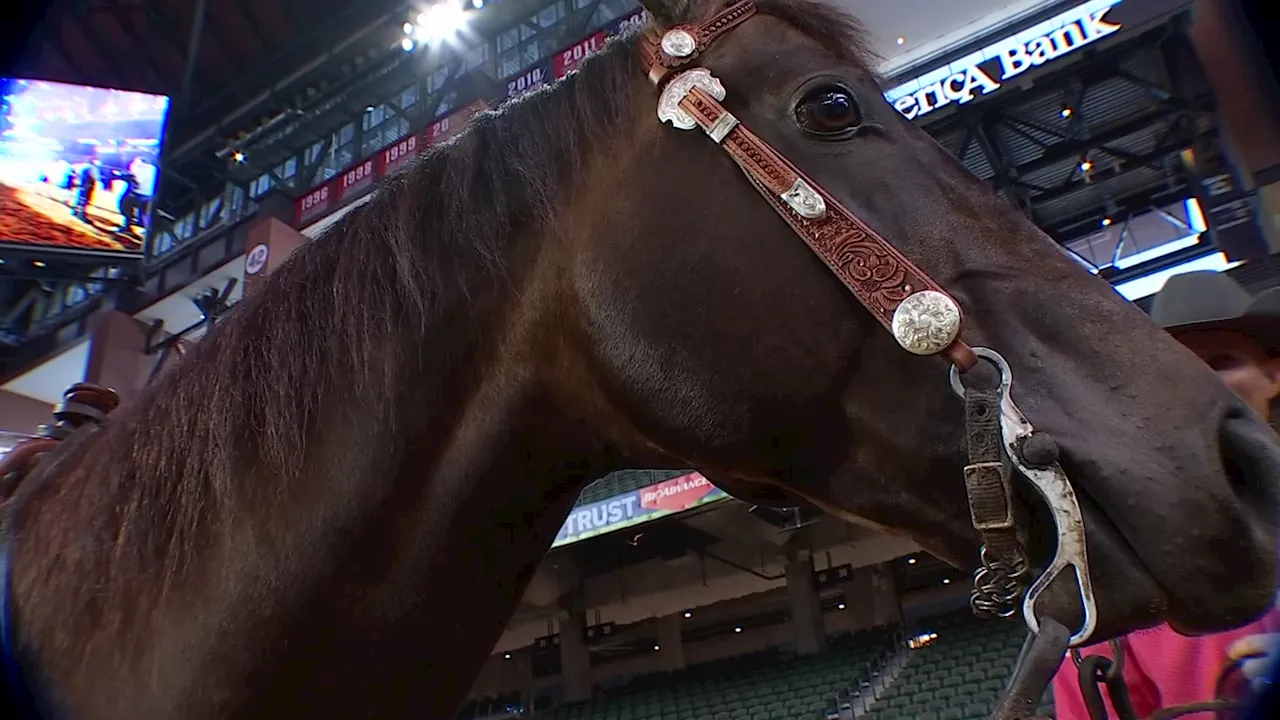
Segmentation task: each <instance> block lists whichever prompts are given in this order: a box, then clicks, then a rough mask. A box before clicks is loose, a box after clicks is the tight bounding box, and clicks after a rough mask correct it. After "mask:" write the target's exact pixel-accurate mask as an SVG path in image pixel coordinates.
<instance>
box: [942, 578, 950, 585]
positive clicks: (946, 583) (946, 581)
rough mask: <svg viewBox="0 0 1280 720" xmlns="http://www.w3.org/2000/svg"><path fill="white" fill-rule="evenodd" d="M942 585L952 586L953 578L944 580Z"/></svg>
mask: <svg viewBox="0 0 1280 720" xmlns="http://www.w3.org/2000/svg"><path fill="white" fill-rule="evenodd" d="M942 584H943V585H950V584H951V578H942Z"/></svg>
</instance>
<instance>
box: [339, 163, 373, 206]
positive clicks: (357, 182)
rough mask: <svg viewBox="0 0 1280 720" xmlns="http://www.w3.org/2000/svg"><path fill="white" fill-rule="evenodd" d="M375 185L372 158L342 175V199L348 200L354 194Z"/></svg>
mask: <svg viewBox="0 0 1280 720" xmlns="http://www.w3.org/2000/svg"><path fill="white" fill-rule="evenodd" d="M372 184H373V159H372V158H370V159H368V160H365V161H364V162H362V163H360V164H359V165H357V166H355V167H353V168H351V169H350V170H348V171H346V172H345V173H343V174H342V197H340V198H338V199H339V200H346V199H347V198H349V197H351V196H352V195H353V194H355V193H357V192H359V191H361V190H363V189H365V188H366V187H368V186H369V185H372Z"/></svg>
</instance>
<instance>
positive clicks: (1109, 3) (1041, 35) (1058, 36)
mask: <svg viewBox="0 0 1280 720" xmlns="http://www.w3.org/2000/svg"><path fill="white" fill-rule="evenodd" d="M1119 3H1120V0H1093V1H1092V2H1088V3H1085V4H1084V5H1079V6H1077V7H1075V8H1072V9H1070V10H1068V11H1066V12H1064V13H1062V14H1060V15H1057V16H1055V17H1053V18H1050V19H1049V20H1046V21H1044V22H1042V23H1040V24H1039V25H1036V26H1035V27H1032V28H1029V29H1027V30H1024V31H1023V32H1020V33H1018V34H1017V35H1014V36H1013V37H1010V38H1006V39H1004V40H1001V41H1000V42H997V43H994V44H992V45H989V46H987V47H985V48H983V49H982V50H979V51H978V52H975V53H972V54H970V55H968V56H966V57H963V58H961V59H959V60H957V61H955V62H953V63H950V64H948V65H946V66H944V67H941V68H938V69H937V70H934V71H932V72H928V73H925V74H924V75H921V76H920V77H918V78H916V79H914V80H911V81H909V82H906V83H903V84H901V85H899V86H898V87H895V88H894V89H892V90H890V91H889V92H887V93H885V98H887V99H888V100H889V102H891V103H893V106H894V107H895V108H897V109H898V112H900V113H902V114H903V115H905V116H906V117H907V119H908V120H915V119H917V118H921V117H924V116H925V115H928V114H929V113H931V112H933V111H935V110H937V109H939V108H942V107H946V106H947V105H950V104H951V103H956V104H964V103H967V102H969V101H971V100H973V99H974V98H975V97H978V96H980V95H986V94H988V93H992V92H995V91H996V90H999V89H1000V87H1001V84H1002V83H1005V82H1007V81H1009V80H1011V79H1013V78H1015V77H1017V76H1018V75H1021V74H1022V73H1024V72H1026V71H1028V70H1030V69H1031V68H1034V67H1039V66H1041V65H1044V64H1045V63H1047V62H1050V61H1052V60H1057V59H1058V58H1060V57H1062V56H1064V55H1067V54H1069V53H1072V52H1074V51H1076V50H1079V49H1080V48H1082V47H1084V46H1085V45H1088V44H1090V43H1093V42H1096V41H1097V40H1100V39H1102V38H1104V37H1107V36H1108V35H1113V34H1115V33H1116V32H1119V31H1120V25H1119V24H1118V23H1113V22H1108V21H1107V19H1106V18H1107V13H1109V12H1110V11H1111V8H1113V7H1114V6H1116V5H1118V4H1119Z"/></svg>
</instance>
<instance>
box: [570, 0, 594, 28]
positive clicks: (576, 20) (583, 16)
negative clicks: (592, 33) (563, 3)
mask: <svg viewBox="0 0 1280 720" xmlns="http://www.w3.org/2000/svg"><path fill="white" fill-rule="evenodd" d="M569 8H570V9H569V14H570V17H571V18H572V19H573V22H570V23H566V24H567V25H568V26H569V27H568V31H569V34H571V35H573V37H582V36H583V35H585V34H586V32H587V31H588V30H590V29H591V18H593V17H595V14H596V10H598V9H600V0H591V3H590V4H589V5H587V6H586V7H584V8H578V9H574V7H573V3H570V4H569Z"/></svg>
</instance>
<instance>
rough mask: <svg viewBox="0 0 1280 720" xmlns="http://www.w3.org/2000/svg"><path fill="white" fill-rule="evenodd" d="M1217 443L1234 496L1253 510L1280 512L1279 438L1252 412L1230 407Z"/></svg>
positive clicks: (1223, 419) (1220, 429)
mask: <svg viewBox="0 0 1280 720" xmlns="http://www.w3.org/2000/svg"><path fill="white" fill-rule="evenodd" d="M1219 443H1220V445H1219V447H1220V449H1221V455H1222V465H1223V471H1224V472H1225V473H1226V476H1227V480H1228V482H1230V483H1231V489H1232V491H1233V492H1234V493H1235V495H1236V496H1237V497H1238V498H1240V499H1241V500H1243V501H1244V502H1245V504H1246V505H1249V506H1252V507H1253V508H1254V509H1256V510H1259V511H1263V512H1270V513H1277V512H1280V505H1278V503H1280V483H1278V482H1277V480H1276V479H1277V478H1280V437H1277V436H1276V434H1275V432H1273V431H1272V430H1271V428H1270V426H1268V425H1267V424H1266V423H1264V422H1263V421H1262V420H1261V419H1259V418H1258V417H1257V416H1256V415H1254V414H1253V413H1252V412H1250V411H1248V410H1246V409H1244V408H1243V407H1233V408H1232V409H1230V410H1228V411H1227V413H1226V414H1225V415H1224V417H1223V418H1222V422H1221V424H1220V425H1219Z"/></svg>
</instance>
